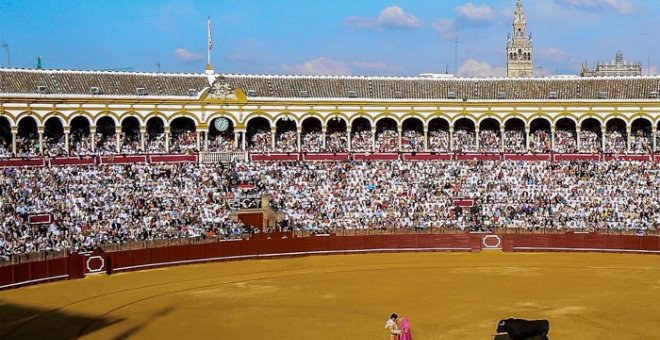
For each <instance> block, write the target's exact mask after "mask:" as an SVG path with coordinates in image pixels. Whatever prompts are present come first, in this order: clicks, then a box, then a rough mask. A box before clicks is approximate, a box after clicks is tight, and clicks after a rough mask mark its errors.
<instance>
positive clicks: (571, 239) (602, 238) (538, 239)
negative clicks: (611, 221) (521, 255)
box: [502, 233, 660, 254]
mask: <svg viewBox="0 0 660 340" xmlns="http://www.w3.org/2000/svg"><path fill="white" fill-rule="evenodd" d="M502 248H503V250H504V251H505V252H510V251H544V252H553V251H580V252H606V253H639V254H660V237H657V236H643V237H640V236H634V235H602V234H595V233H589V234H586V233H584V234H583V233H567V234H560V235H518V234H514V235H503V247H502Z"/></svg>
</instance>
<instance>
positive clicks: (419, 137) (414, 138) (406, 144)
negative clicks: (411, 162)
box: [401, 130, 424, 152]
mask: <svg viewBox="0 0 660 340" xmlns="http://www.w3.org/2000/svg"><path fill="white" fill-rule="evenodd" d="M423 150H424V135H423V134H421V133H419V132H418V131H415V130H405V131H403V134H402V135H401V151H403V152H419V151H423Z"/></svg>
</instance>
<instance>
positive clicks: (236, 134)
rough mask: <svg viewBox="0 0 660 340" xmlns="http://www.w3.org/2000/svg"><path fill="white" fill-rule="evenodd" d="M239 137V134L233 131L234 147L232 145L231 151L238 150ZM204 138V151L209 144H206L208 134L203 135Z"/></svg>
mask: <svg viewBox="0 0 660 340" xmlns="http://www.w3.org/2000/svg"><path fill="white" fill-rule="evenodd" d="M240 135H241V133H240V132H237V131H236V130H234V145H233V147H232V150H238V148H239V143H240V141H239V139H240V138H239V137H240ZM204 138H205V139H206V140H207V141H206V150H208V147H209V143H208V133H207V134H206V135H205V137H204Z"/></svg>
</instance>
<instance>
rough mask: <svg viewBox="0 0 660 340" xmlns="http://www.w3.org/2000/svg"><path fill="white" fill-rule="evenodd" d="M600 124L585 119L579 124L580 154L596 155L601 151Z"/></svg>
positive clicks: (595, 120)
mask: <svg viewBox="0 0 660 340" xmlns="http://www.w3.org/2000/svg"><path fill="white" fill-rule="evenodd" d="M601 134H602V133H601V128H600V122H599V121H598V119H595V118H587V119H585V120H584V121H582V124H580V152H582V153H598V152H600V151H601V146H602V141H601V138H602V136H601Z"/></svg>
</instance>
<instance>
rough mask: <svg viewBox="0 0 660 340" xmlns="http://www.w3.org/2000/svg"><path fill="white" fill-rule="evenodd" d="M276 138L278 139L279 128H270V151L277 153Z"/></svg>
mask: <svg viewBox="0 0 660 340" xmlns="http://www.w3.org/2000/svg"><path fill="white" fill-rule="evenodd" d="M275 137H277V127H274V126H273V127H272V128H270V144H271V145H270V150H271V151H275V144H276V143H275Z"/></svg>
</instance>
